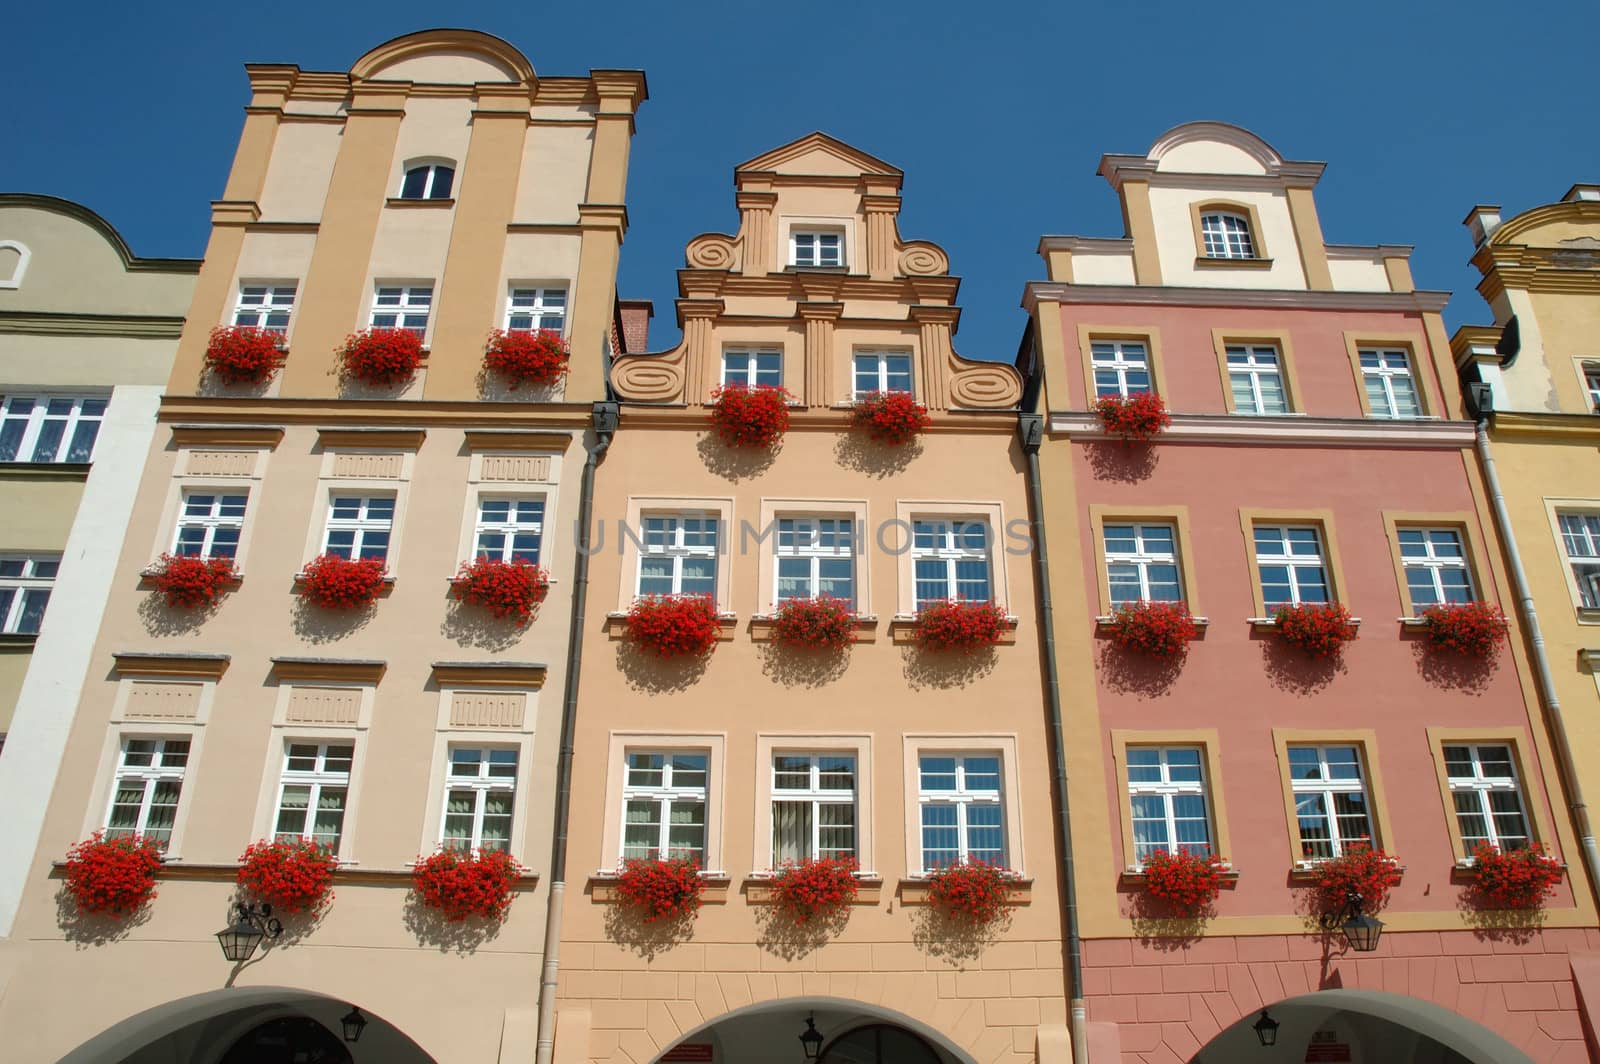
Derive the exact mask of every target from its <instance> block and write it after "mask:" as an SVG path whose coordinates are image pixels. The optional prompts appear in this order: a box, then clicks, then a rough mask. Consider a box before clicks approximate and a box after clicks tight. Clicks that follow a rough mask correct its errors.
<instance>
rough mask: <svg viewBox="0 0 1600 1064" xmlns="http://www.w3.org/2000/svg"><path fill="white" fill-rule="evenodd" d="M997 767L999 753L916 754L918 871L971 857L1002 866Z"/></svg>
mask: <svg viewBox="0 0 1600 1064" xmlns="http://www.w3.org/2000/svg"><path fill="white" fill-rule="evenodd" d="M1002 771H1003V769H1002V767H1001V755H1000V754H998V753H992V754H956V753H944V752H933V751H929V752H925V753H923V754H921V755H920V756H919V757H918V759H917V804H918V806H919V814H920V821H921V827H922V869H921V871H923V872H924V873H926V872H930V871H932V870H933V869H936V868H945V867H948V866H950V865H953V864H960V863H966V862H972V861H977V862H982V863H984V864H990V865H997V866H999V867H1002V868H1003V867H1006V866H1007V860H1006V823H1005V801H1004V798H1003V795H1004V793H1005V791H1004V788H1003V787H1002V786H1001V773H1002Z"/></svg>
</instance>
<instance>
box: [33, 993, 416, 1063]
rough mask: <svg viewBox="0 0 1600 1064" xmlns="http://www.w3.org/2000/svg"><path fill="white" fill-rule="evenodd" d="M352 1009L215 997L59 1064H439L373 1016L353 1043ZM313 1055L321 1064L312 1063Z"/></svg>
mask: <svg viewBox="0 0 1600 1064" xmlns="http://www.w3.org/2000/svg"><path fill="white" fill-rule="evenodd" d="M351 1004H352V1003H351V1002H347V1001H344V1000H341V999H339V998H332V997H328V996H326V995H324V994H317V993H313V992H312V991H309V990H297V989H294V988H292V987H281V986H259V987H232V988H229V989H225V990H210V991H207V992H206V993H203V994H195V995H193V996H191V997H186V998H179V999H178V1000H176V1001H169V1002H167V1003H166V1004H163V1005H157V1006H156V1007H155V1008H152V1009H146V1010H145V1011H143V1012H140V1013H136V1014H135V1015H133V1016H129V1017H128V1018H127V1019H125V1020H123V1021H121V1022H120V1023H116V1024H113V1025H112V1026H111V1027H109V1028H107V1029H106V1030H104V1031H101V1032H100V1033H99V1034H97V1035H95V1036H94V1037H93V1038H91V1039H89V1040H88V1041H87V1042H85V1043H83V1044H82V1045H80V1046H79V1047H78V1048H77V1049H74V1050H73V1051H72V1052H70V1053H68V1054H67V1055H66V1056H64V1057H62V1058H61V1062H60V1064H170V1062H171V1061H174V1060H183V1061H189V1062H191V1064H277V1061H278V1059H281V1060H282V1062H283V1064H291V1062H293V1061H296V1060H318V1061H320V1062H325V1064H377V1062H383V1064H389V1062H393V1064H434V1061H433V1058H432V1057H431V1056H429V1055H428V1054H427V1053H425V1052H423V1051H422V1049H421V1048H419V1047H418V1046H417V1044H416V1043H415V1042H413V1041H412V1040H411V1039H410V1038H408V1037H406V1035H405V1034H404V1033H403V1032H401V1031H400V1030H399V1028H397V1027H395V1026H394V1025H393V1024H391V1023H389V1022H387V1021H386V1020H384V1019H383V1018H382V1017H381V1016H376V1015H373V1014H372V1013H370V1012H367V1010H366V1009H362V1013H363V1015H365V1016H366V1018H367V1021H368V1022H367V1026H366V1029H365V1030H364V1031H362V1034H361V1040H360V1041H359V1042H357V1043H346V1042H345V1041H344V1038H343V1036H342V1028H341V1024H340V1022H339V1021H340V1017H342V1016H343V1015H344V1014H345V1013H347V1012H349V1011H350V1005H351ZM354 1004H357V1005H359V1004H360V1002H354ZM319 1029H320V1031H321V1032H322V1033H319ZM313 1050H314V1051H315V1052H316V1053H318V1054H320V1056H308V1055H305V1054H308V1053H310V1052H312V1051H313ZM340 1050H342V1051H343V1053H344V1054H347V1055H345V1056H343V1057H341V1055H340V1052H339V1051H340ZM297 1054H299V1055H297Z"/></svg>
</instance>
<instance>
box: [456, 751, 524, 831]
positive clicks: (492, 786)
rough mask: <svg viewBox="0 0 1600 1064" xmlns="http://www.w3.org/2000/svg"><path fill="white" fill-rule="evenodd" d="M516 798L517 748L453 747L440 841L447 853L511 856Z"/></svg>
mask: <svg viewBox="0 0 1600 1064" xmlns="http://www.w3.org/2000/svg"><path fill="white" fill-rule="evenodd" d="M516 797H517V752H516V750H513V749H509V748H504V747H502V748H499V749H495V748H492V747H480V746H452V747H451V748H450V768H449V770H448V774H447V775H446V776H445V798H444V828H443V834H442V837H441V839H440V842H442V843H443V845H444V848H445V849H447V850H477V849H484V850H501V851H504V852H510V850H511V809H512V806H513V804H514V803H515V801H516Z"/></svg>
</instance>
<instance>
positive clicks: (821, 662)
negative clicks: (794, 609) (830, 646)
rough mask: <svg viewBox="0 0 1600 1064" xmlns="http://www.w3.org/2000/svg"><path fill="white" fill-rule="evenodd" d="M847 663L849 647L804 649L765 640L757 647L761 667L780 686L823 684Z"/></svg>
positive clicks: (842, 673) (836, 676) (844, 668)
mask: <svg viewBox="0 0 1600 1064" xmlns="http://www.w3.org/2000/svg"><path fill="white" fill-rule="evenodd" d="M849 667H850V650H849V649H848V648H846V649H844V650H807V649H804V648H802V647H785V646H779V645H778V644H777V643H768V644H766V645H765V646H763V647H762V648H761V671H762V672H763V673H764V674H765V675H766V677H767V679H769V680H771V681H772V682H773V683H775V684H778V685H779V686H781V687H825V686H827V685H828V684H830V683H833V682H834V681H835V680H837V679H839V677H841V676H843V675H844V672H845V670H846V669H848V668H849Z"/></svg>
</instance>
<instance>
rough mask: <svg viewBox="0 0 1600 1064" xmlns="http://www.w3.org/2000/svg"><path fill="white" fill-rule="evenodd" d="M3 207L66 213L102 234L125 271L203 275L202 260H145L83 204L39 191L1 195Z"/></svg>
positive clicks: (0, 205)
mask: <svg viewBox="0 0 1600 1064" xmlns="http://www.w3.org/2000/svg"><path fill="white" fill-rule="evenodd" d="M0 207H31V208H33V209H34V210H40V211H50V212H51V213H53V214H64V215H66V216H67V217H68V218H73V219H76V220H77V221H79V222H82V223H83V224H84V225H87V226H88V227H89V228H91V229H93V230H94V231H95V232H97V233H99V234H100V236H101V237H103V238H104V239H105V242H106V243H107V244H110V245H111V249H112V250H113V251H115V252H116V253H117V257H118V258H119V259H121V260H122V268H123V269H124V270H127V271H128V272H129V273H199V272H200V260H199V259H145V258H140V257H139V256H138V255H135V254H134V253H133V250H132V249H131V248H129V247H128V242H127V241H126V240H124V239H122V234H121V233H119V232H117V229H116V226H114V225H112V224H111V223H110V222H108V221H106V220H105V219H104V218H102V217H100V215H98V214H96V213H95V212H94V211H92V210H90V209H89V208H88V207H85V206H84V205H83V204H81V203H74V202H72V201H71V200H66V199H62V198H60V197H59V196H43V195H40V194H38V193H35V192H0Z"/></svg>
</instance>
